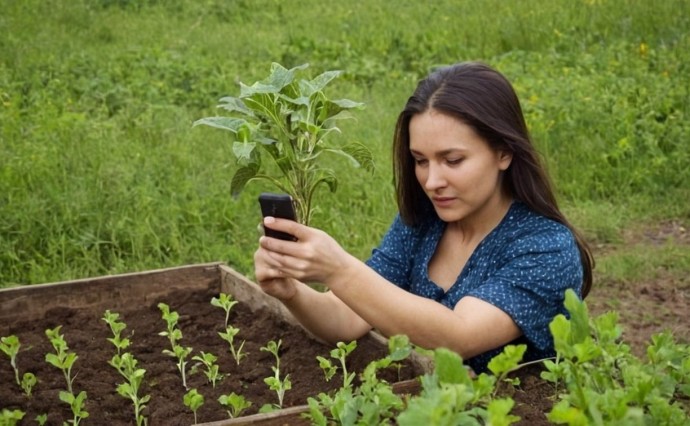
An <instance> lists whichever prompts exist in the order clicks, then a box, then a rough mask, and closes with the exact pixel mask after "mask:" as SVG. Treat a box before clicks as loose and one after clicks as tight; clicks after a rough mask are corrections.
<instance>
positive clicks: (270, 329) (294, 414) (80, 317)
mask: <svg viewBox="0 0 690 426" xmlns="http://www.w3.org/2000/svg"><path fill="white" fill-rule="evenodd" d="M220 293H227V294H230V295H232V296H233V297H234V298H235V300H237V301H239V303H238V304H237V305H236V306H235V307H234V308H233V309H232V311H231V313H230V317H229V323H230V324H232V325H234V326H235V327H238V328H239V329H240V331H239V334H238V335H237V337H236V340H239V341H241V340H244V341H245V342H246V343H245V345H244V352H246V353H247V356H246V358H245V359H243V360H242V361H241V362H240V364H239V365H238V364H237V363H236V361H235V359H233V357H232V355H231V354H230V351H229V345H228V343H227V342H226V341H224V340H222V339H221V338H220V337H219V336H218V332H220V331H224V320H225V312H224V311H223V310H222V309H219V308H218V307H215V306H212V305H211V303H210V301H211V299H212V298H213V297H217V296H218V295H219V294H220ZM160 302H163V303H166V304H167V305H169V306H170V309H171V310H175V311H176V312H178V313H179V315H180V319H179V323H178V326H179V328H180V329H181V331H182V333H183V338H182V340H181V344H182V345H184V346H188V347H192V348H193V353H192V355H197V354H199V353H200V352H201V351H204V352H206V353H213V354H215V355H216V356H217V357H218V365H219V366H220V372H221V373H223V374H225V375H226V377H225V378H224V379H223V380H222V381H221V382H219V383H217V384H216V386H215V387H213V386H212V385H211V383H209V382H208V380H207V378H206V376H205V375H204V374H203V373H202V372H198V373H196V374H193V375H188V377H187V384H188V387H189V388H190V389H191V388H196V389H197V390H198V391H199V392H200V393H201V394H202V395H204V398H205V403H204V405H203V406H202V407H201V408H200V409H199V410H198V411H197V416H198V422H199V424H206V425H216V426H219V425H231V424H300V423H304V422H305V421H304V420H302V419H301V417H300V414H301V413H302V412H304V411H305V410H306V406H305V404H306V400H307V398H308V397H310V396H316V395H317V394H318V393H319V392H329V391H335V390H336V389H338V388H339V387H340V386H341V385H342V376H341V375H340V372H339V373H338V374H336V376H335V377H334V378H333V379H331V380H330V381H326V380H325V377H324V373H323V371H322V370H321V368H320V367H319V364H318V361H317V360H316V356H319V355H320V356H323V357H325V358H330V355H329V354H330V351H331V350H332V349H333V348H334V345H329V344H325V343H323V342H320V341H318V340H316V339H314V338H313V337H311V336H310V335H309V334H308V333H307V332H305V331H304V330H303V329H302V328H301V327H300V326H299V325H297V324H296V323H295V321H294V319H293V318H292V317H291V315H290V314H289V313H288V312H287V310H286V309H285V308H284V307H283V306H282V304H280V303H279V302H278V301H276V300H275V299H273V298H271V297H269V296H267V295H265V294H264V293H263V292H261V290H260V289H259V288H258V286H256V284H254V283H252V282H251V281H249V280H248V279H246V278H245V277H243V276H242V275H240V274H238V273H237V272H235V271H234V270H233V269H231V268H230V267H228V266H226V265H224V264H222V263H211V264H201V265H188V266H182V267H177V268H170V269H162V270H155V271H146V272H141V273H131V274H123V275H114V276H106V277H98V278H92V279H82V280H75V281H67V282H61V283H52V284H39V285H32V286H22V287H14V288H9V289H2V290H0V336H9V335H16V336H17V337H18V338H19V340H20V342H21V349H20V352H19V354H18V355H17V367H18V370H19V371H20V372H21V373H22V374H23V373H24V372H32V373H34V374H35V375H36V377H37V378H38V384H37V385H36V386H35V387H34V389H33V392H32V396H30V397H27V396H26V395H24V393H23V392H22V390H21V388H20V387H19V386H17V385H16V383H15V377H14V371H13V369H12V367H11V366H10V363H9V362H8V361H9V360H8V358H7V357H6V356H4V355H3V354H0V383H3V386H2V387H0V410H1V409H3V408H7V409H20V410H22V411H24V412H25V413H26V415H25V418H24V420H23V422H22V424H35V421H34V419H35V417H36V416H37V415H39V414H47V415H48V424H61V423H62V422H63V421H66V420H69V419H71V418H72V414H71V411H70V408H69V406H68V405H67V404H65V403H63V402H61V401H60V399H59V396H58V395H59V391H60V390H63V389H65V378H64V377H63V375H62V372H61V371H60V370H59V369H57V368H56V367H54V366H52V365H50V364H48V363H47V362H46V360H45V355H46V354H47V353H49V352H54V350H53V348H52V346H51V345H50V342H49V340H48V338H47V337H46V335H45V330H46V329H49V328H54V327H56V326H62V328H61V333H63V335H64V340H65V341H66V342H67V344H68V346H69V350H70V351H73V352H75V353H76V354H77V356H78V359H77V360H76V362H75V365H74V367H73V369H72V374H73V377H74V383H73V387H74V391H75V393H76V392H79V391H82V390H84V391H86V392H87V395H88V397H87V401H86V410H87V411H88V413H89V416H88V418H86V419H84V421H83V424H87V425H88V424H109V425H118V424H130V425H131V424H135V422H134V415H133V408H132V402H131V401H129V400H127V399H125V398H123V397H122V396H120V395H118V394H117V392H116V386H117V384H118V383H121V382H123V378H122V376H120V375H119V373H118V372H117V371H116V370H115V369H114V368H113V367H112V366H110V365H109V364H108V361H109V360H110V359H111V358H112V356H113V354H114V353H115V347H114V346H113V345H112V344H111V343H110V342H109V341H108V340H107V339H108V338H109V337H112V333H111V331H110V328H109V327H108V325H107V324H106V323H105V321H103V319H102V318H103V316H104V313H105V311H106V310H110V311H111V312H117V313H119V314H120V320H121V321H122V322H124V323H125V324H126V325H127V328H126V329H125V331H124V332H123V335H124V336H126V337H128V338H129V339H130V340H131V345H130V347H129V348H128V351H129V352H131V353H132V354H133V355H134V356H135V357H136V359H137V360H138V361H139V367H140V368H143V369H145V370H146V374H145V378H144V384H143V385H142V390H141V392H140V393H141V394H142V395H146V394H149V395H151V399H150V401H149V402H148V404H147V408H146V409H145V411H144V414H145V415H146V416H147V418H148V424H149V425H170V426H174V425H190V424H193V423H194V416H193V414H192V412H191V411H190V410H189V409H188V408H187V407H185V406H184V404H183V402H182V399H183V395H184V394H185V392H186V389H185V388H184V386H183V385H182V381H181V378H180V373H179V371H178V368H177V366H176V362H175V359H174V358H172V357H170V356H168V355H165V354H163V353H162V351H163V350H164V349H169V347H170V344H169V342H168V339H167V338H166V337H165V336H160V335H159V333H160V332H161V331H164V330H165V329H166V323H165V321H164V320H163V319H162V317H161V311H160V309H159V308H158V304H159V303H160ZM279 339H280V340H281V341H282V345H281V349H280V363H281V375H283V376H284V375H285V374H290V379H291V381H292V389H291V390H288V391H287V392H286V393H285V399H284V404H283V409H281V410H278V411H275V412H273V413H258V409H259V408H260V407H261V406H262V405H264V404H276V403H277V397H276V392H275V391H272V390H270V389H269V388H268V386H267V385H266V384H265V383H264V378H266V377H269V376H271V375H273V371H272V370H271V366H273V365H274V364H275V363H274V361H275V359H274V358H273V355H272V354H270V353H268V352H266V351H262V350H261V349H260V348H261V347H263V346H265V345H266V344H267V343H268V342H269V341H271V340H274V341H277V340H279ZM387 353H388V350H387V346H386V340H385V339H383V338H382V337H381V336H380V335H378V334H376V333H373V332H372V333H370V334H368V335H367V336H365V337H364V338H362V339H360V340H359V341H358V345H357V349H355V351H354V352H353V353H352V354H351V355H350V356H349V357H348V369H349V371H354V372H357V373H359V372H361V371H363V369H364V368H365V366H366V365H367V364H368V363H369V362H371V361H373V360H375V359H379V358H381V357H383V356H385V355H386V354H387ZM192 355H190V363H189V366H191V365H192V364H193V362H192V361H191V356H192ZM334 362H335V360H334ZM427 369H428V366H427V365H426V363H425V362H424V360H422V359H421V358H418V357H416V356H413V357H411V358H410V359H408V360H407V361H406V363H405V365H404V367H403V368H402V369H401V370H399V371H398V370H397V369H392V368H391V369H389V370H385V371H383V372H382V373H381V376H382V378H384V379H385V380H387V381H388V382H390V383H395V385H394V389H398V391H400V392H412V393H413V392H415V391H416V389H417V386H416V384H417V380H416V378H417V377H418V376H419V375H421V374H423V373H424V372H425V371H426V370H427ZM355 383H356V382H355ZM231 392H235V393H237V394H241V395H243V396H245V397H246V398H247V399H248V400H249V401H251V402H252V406H251V407H250V408H248V409H247V410H246V411H244V412H243V416H241V417H237V418H235V419H229V418H228V415H227V411H226V409H225V408H224V407H223V406H222V405H220V403H219V402H218V397H219V396H220V395H223V394H230V393H231Z"/></svg>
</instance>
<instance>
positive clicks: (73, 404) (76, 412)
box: [60, 391, 89, 426]
mask: <svg viewBox="0 0 690 426" xmlns="http://www.w3.org/2000/svg"><path fill="white" fill-rule="evenodd" d="M60 401H62V402H65V403H67V404H68V405H69V406H70V408H71V409H72V415H73V416H74V417H73V418H72V420H71V423H72V424H73V425H75V426H76V425H78V424H79V422H80V421H82V420H83V419H85V418H87V417H89V413H88V411H86V409H85V408H84V405H85V401H86V391H81V392H79V394H78V395H77V396H74V395H73V394H72V393H71V392H66V391H60Z"/></svg>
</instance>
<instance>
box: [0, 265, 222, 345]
mask: <svg viewBox="0 0 690 426" xmlns="http://www.w3.org/2000/svg"><path fill="white" fill-rule="evenodd" d="M219 265H220V263H207V264H199V265H187V266H181V267H175V268H166V269H157V270H151V271H145V272H136V273H128V274H119V275H108V276H102V277H96V278H86V279H80V280H74V281H63V282H57V283H49V284H35V285H25V286H18V287H11V288H5V289H0V331H2V332H3V333H4V332H6V330H4V329H5V328H7V326H8V324H9V323H11V322H13V321H17V320H18V319H21V320H34V319H39V318H43V317H44V316H45V314H46V312H47V311H49V310H50V309H53V308H56V307H70V308H75V309H79V308H91V307H101V308H103V309H106V308H107V309H111V310H120V309H122V308H124V307H126V306H128V305H131V304H132V303H137V304H142V305H145V304H147V303H150V302H151V301H152V300H155V299H156V298H158V297H160V296H164V295H166V294H168V293H170V292H171V291H174V290H178V289H188V290H195V289H203V288H210V287H211V286H215V287H217V288H219V289H220V271H219V269H218V268H219ZM3 326H4V327H3Z"/></svg>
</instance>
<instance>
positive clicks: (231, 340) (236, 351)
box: [218, 325, 247, 365]
mask: <svg viewBox="0 0 690 426" xmlns="http://www.w3.org/2000/svg"><path fill="white" fill-rule="evenodd" d="M239 332H240V329H239V328H236V327H233V326H231V325H229V326H227V328H226V329H225V333H222V332H219V333H218V335H219V336H220V337H221V338H222V339H223V340H225V341H226V342H228V344H229V345H230V353H232V357H233V358H235V362H236V363H237V365H240V361H241V360H242V358H244V357H245V356H246V355H247V354H246V353H244V352H242V349H243V348H244V342H245V341H244V340H243V341H242V343H240V346H239V348H236V347H235V336H236V335H237V333H239Z"/></svg>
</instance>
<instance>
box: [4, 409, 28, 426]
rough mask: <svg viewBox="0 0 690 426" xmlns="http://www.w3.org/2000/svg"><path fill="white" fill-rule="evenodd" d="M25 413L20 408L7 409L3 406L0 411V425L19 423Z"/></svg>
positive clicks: (9, 425)
mask: <svg viewBox="0 0 690 426" xmlns="http://www.w3.org/2000/svg"><path fill="white" fill-rule="evenodd" d="M25 415H26V413H25V412H23V411H22V410H8V409H7V408H3V409H2V411H0V425H3V426H4V425H7V426H14V425H16V424H18V423H19V421H20V420H21V419H23V418H24V416H25Z"/></svg>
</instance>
